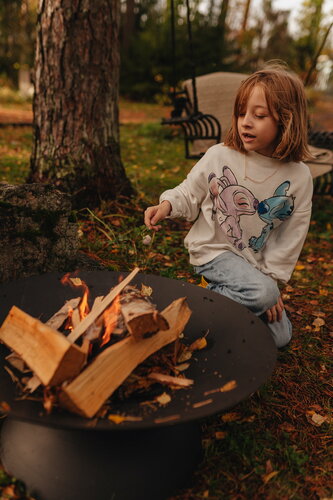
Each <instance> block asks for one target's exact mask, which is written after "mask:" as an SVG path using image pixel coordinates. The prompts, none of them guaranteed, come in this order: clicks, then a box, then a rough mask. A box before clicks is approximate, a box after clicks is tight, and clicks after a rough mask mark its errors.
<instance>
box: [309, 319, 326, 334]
mask: <svg viewBox="0 0 333 500" xmlns="http://www.w3.org/2000/svg"><path fill="white" fill-rule="evenodd" d="M312 324H313V326H314V327H315V330H314V331H315V332H319V331H320V327H321V326H324V325H325V320H323V318H316V319H315V320H313V322H312Z"/></svg>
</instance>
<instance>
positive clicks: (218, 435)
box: [215, 431, 227, 439]
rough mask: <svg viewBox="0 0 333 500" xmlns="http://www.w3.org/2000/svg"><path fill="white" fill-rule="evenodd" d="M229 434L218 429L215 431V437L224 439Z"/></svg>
mask: <svg viewBox="0 0 333 500" xmlns="http://www.w3.org/2000/svg"><path fill="white" fill-rule="evenodd" d="M226 435H227V432H224V431H217V432H215V439H224V438H225V437H226Z"/></svg>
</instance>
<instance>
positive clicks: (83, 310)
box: [60, 273, 90, 330]
mask: <svg viewBox="0 0 333 500" xmlns="http://www.w3.org/2000/svg"><path fill="white" fill-rule="evenodd" d="M60 282H61V284H62V285H70V286H71V287H72V288H82V289H83V295H82V298H81V300H80V303H79V305H78V310H79V315H80V320H83V318H85V317H86V316H87V315H88V314H89V311H90V307H89V304H88V297H89V288H88V286H87V284H86V283H85V282H84V281H83V280H81V279H80V278H77V277H75V275H74V277H71V273H66V274H65V275H64V276H63V277H62V278H61V280H60ZM73 312H74V311H73V310H69V311H68V321H67V324H66V327H67V329H70V330H72V329H73V324H72V316H73Z"/></svg>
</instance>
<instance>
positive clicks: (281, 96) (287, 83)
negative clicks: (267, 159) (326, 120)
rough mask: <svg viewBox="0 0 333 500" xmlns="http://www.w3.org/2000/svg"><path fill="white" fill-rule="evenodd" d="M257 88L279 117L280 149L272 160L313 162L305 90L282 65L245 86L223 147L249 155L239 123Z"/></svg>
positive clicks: (253, 77) (254, 76) (248, 80)
mask: <svg viewBox="0 0 333 500" xmlns="http://www.w3.org/2000/svg"><path fill="white" fill-rule="evenodd" d="M256 85H259V86H260V87H261V88H262V89H263V91H264V93H265V97H266V101H267V106H268V109H269V112H270V113H271V114H272V116H277V117H278V137H277V146H276V148H275V150H274V152H273V154H272V157H273V158H277V159H279V160H284V161H301V160H304V159H306V158H310V157H311V154H310V152H309V149H308V145H307V136H308V112H307V102H306V96H305V91H304V86H303V83H302V82H301V80H300V79H299V78H298V77H297V76H296V75H294V74H293V73H290V72H289V71H287V70H286V69H285V68H283V67H282V66H281V65H274V66H267V67H266V68H264V69H262V70H259V71H256V72H255V73H253V74H252V75H251V76H249V77H248V78H246V80H244V81H243V82H242V84H241V86H240V88H239V90H238V92H237V96H236V99H235V104H234V112H233V116H232V124H231V128H230V130H229V132H228V134H227V136H226V139H225V141H224V144H225V145H226V146H229V147H231V148H233V149H236V151H240V152H242V153H246V150H245V149H244V146H243V143H242V140H241V138H240V135H239V133H238V127H237V121H238V117H239V115H240V113H241V112H242V111H243V110H244V108H246V104H247V101H248V99H249V96H250V94H251V92H252V90H253V89H254V87H255V86H256Z"/></svg>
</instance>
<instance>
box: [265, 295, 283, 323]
mask: <svg viewBox="0 0 333 500" xmlns="http://www.w3.org/2000/svg"><path fill="white" fill-rule="evenodd" d="M283 309H284V304H283V301H282V299H281V295H280V297H279V298H278V301H277V303H276V304H275V306H273V307H271V308H270V309H267V311H266V314H267V320H268V323H274V321H281V319H282V313H283Z"/></svg>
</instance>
